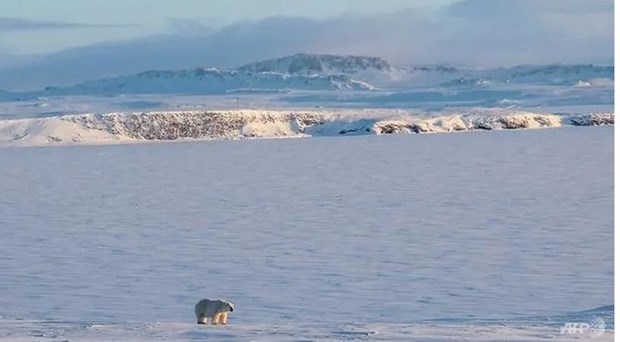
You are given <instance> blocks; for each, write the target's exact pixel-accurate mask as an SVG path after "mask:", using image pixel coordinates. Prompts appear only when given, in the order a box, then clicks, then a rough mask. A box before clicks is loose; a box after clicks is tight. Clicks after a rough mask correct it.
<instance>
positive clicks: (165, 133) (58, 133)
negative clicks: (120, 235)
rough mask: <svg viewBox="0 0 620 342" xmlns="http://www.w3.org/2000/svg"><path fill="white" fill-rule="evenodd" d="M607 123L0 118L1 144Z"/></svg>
mask: <svg viewBox="0 0 620 342" xmlns="http://www.w3.org/2000/svg"><path fill="white" fill-rule="evenodd" d="M613 123H614V116H613V114H612V113H596V114H586V115H557V114H549V113H534V112H522V111H508V110H502V109H492V110H491V109H485V110H482V109H479V110H464V111H459V112H442V113H435V114H431V115H429V114H400V115H398V114H396V113H391V114H389V113H388V114H386V113H385V112H368V111H359V112H322V111H321V112H319V111H259V110H238V111H195V112H149V113H107V114H81V115H65V116H57V117H49V118H30V119H21V120H1V121H0V146H41V145H58V144H79V143H84V144H104V143H122V142H141V141H170V140H183V139H199V140H214V139H243V138H277V137H289V138H291V137H304V136H334V135H360V134H397V133H441V132H456V131H473V130H498V129H500V130H501V129H530V128H543V127H561V126H600V125H612V124H613Z"/></svg>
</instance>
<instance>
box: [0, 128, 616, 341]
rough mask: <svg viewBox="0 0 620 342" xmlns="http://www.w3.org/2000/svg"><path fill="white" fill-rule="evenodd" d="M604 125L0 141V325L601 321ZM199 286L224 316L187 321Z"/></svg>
mask: <svg viewBox="0 0 620 342" xmlns="http://www.w3.org/2000/svg"><path fill="white" fill-rule="evenodd" d="M612 141H613V129H612V128H609V127H572V128H561V129H551V130H517V131H509V132H506V131H490V132H471V133H464V134H441V135H391V136H352V137H347V138H337V137H321V138H313V139H302V140H300V139H292V140H290V139H287V140H281V139H280V140H257V141H252V142H247V141H246V142H244V141H213V142H208V143H204V142H184V143H179V144H139V145H118V146H73V147H64V148H27V149H12V148H6V149H0V160H2V167H1V168H0V179H1V180H2V181H1V182H0V194H2V196H1V199H2V200H1V201H0V212H2V213H3V214H2V215H1V216H0V225H1V226H2V227H4V229H3V237H2V239H0V250H2V259H1V260H2V262H0V274H2V277H0V288H2V289H3V290H2V295H1V296H0V340H3V341H64V340H69V341H127V340H132V341H158V340H159V341H187V340H202V339H213V340H218V341H219V340H221V341H248V340H255V341H305V340H312V341H341V340H367V341H374V340H376V341H381V340H384V341H398V340H401V341H411V340H416V341H446V340H447V341H450V340H452V341H457V340H459V341H460V340H483V341H504V340H520V341H539V340H545V339H549V340H554V341H562V340H584V341H590V340H593V336H594V335H592V334H591V333H590V332H588V331H586V332H585V333H582V334H568V333H564V334H561V328H562V327H563V325H564V324H566V323H569V322H585V323H588V322H592V321H593V319H595V318H601V319H603V320H604V321H605V324H606V331H605V333H604V334H603V335H602V336H600V337H597V339H596V340H612V339H613V326H614V321H613V310H614V309H613V306H612V305H610V304H611V303H613V238H612V237H613V215H612V213H613V200H612V196H613V167H612V162H613V144H612ZM534 146H535V147H536V148H534ZM541 146H542V147H543V148H541ZM203 297H222V298H229V299H230V300H232V301H233V302H235V304H236V310H235V312H234V313H233V315H231V316H230V325H228V326H226V327H221V326H216V327H213V326H208V327H201V326H197V325H194V322H193V320H194V317H193V312H192V310H193V304H194V303H195V302H196V301H197V300H198V299H200V298H203Z"/></svg>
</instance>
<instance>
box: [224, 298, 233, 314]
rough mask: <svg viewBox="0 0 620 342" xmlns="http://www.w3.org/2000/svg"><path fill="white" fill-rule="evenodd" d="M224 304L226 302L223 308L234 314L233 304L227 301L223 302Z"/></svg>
mask: <svg viewBox="0 0 620 342" xmlns="http://www.w3.org/2000/svg"><path fill="white" fill-rule="evenodd" d="M223 302H224V305H223V308H224V309H225V310H226V311H230V312H233V311H234V310H235V306H234V304H233V303H231V302H227V301H223Z"/></svg>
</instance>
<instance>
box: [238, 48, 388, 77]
mask: <svg viewBox="0 0 620 342" xmlns="http://www.w3.org/2000/svg"><path fill="white" fill-rule="evenodd" d="M237 70H239V71H251V72H277V73H282V74H289V75H341V74H359V73H362V72H391V71H392V70H393V67H392V65H390V63H389V62H388V61H386V60H384V59H382V58H379V57H368V56H339V55H321V54H308V53H299V54H296V55H293V56H287V57H282V58H274V59H268V60H264V61H260V62H256V63H251V64H247V65H244V66H241V67H238V68H237Z"/></svg>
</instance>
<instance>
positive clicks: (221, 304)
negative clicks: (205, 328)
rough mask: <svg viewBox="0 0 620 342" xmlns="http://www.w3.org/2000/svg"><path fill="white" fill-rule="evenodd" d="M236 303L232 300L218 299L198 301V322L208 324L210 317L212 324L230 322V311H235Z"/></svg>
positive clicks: (196, 308)
mask: <svg viewBox="0 0 620 342" xmlns="http://www.w3.org/2000/svg"><path fill="white" fill-rule="evenodd" d="M233 310H234V305H233V303H231V302H227V301H225V300H221V299H217V300H211V299H203V300H201V301H199V302H198V303H196V307H195V308H194V312H195V313H196V320H197V323H198V324H207V323H208V322H207V320H208V318H211V324H224V325H226V323H228V313H229V312H233Z"/></svg>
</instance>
